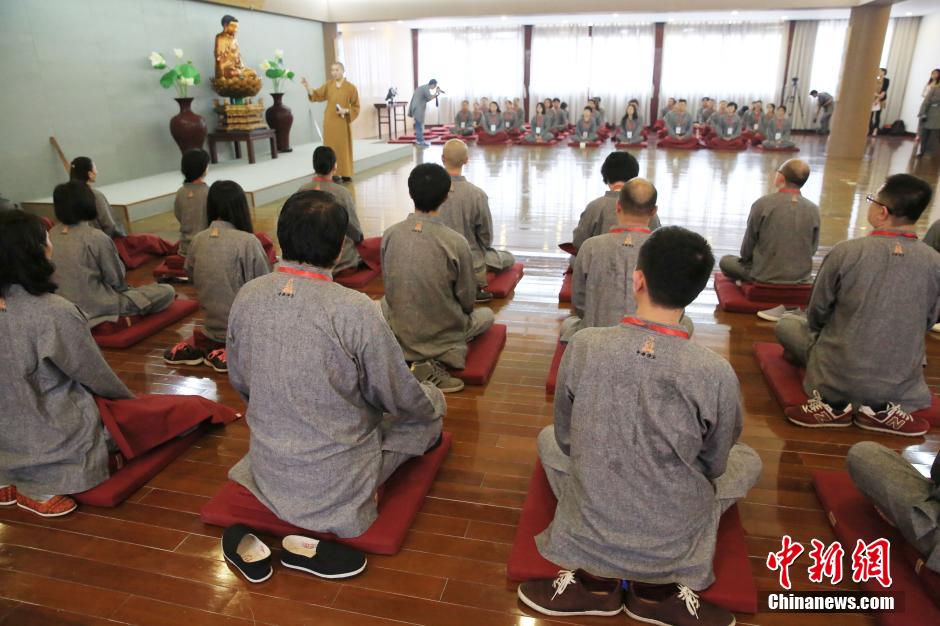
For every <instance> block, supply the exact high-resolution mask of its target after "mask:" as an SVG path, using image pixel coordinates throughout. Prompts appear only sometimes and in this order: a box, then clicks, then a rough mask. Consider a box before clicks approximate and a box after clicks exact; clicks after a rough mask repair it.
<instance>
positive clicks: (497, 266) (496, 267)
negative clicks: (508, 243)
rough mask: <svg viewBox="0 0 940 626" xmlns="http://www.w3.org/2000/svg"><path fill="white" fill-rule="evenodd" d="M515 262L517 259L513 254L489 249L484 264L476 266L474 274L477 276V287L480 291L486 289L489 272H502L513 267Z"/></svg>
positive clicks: (485, 253) (484, 254)
mask: <svg viewBox="0 0 940 626" xmlns="http://www.w3.org/2000/svg"><path fill="white" fill-rule="evenodd" d="M515 262H516V257H514V256H513V255H512V252H508V251H506V250H494V249H492V248H489V249H487V250H486V251H485V252H484V253H483V263H481V264H479V265H476V264H474V268H473V273H474V274H475V275H476V279H477V285H478V286H479V287H480V289H482V288H484V287H486V272H487V270H489V271H491V272H502V271H503V270H505V269H508V268H510V267H512V265H513V263H515Z"/></svg>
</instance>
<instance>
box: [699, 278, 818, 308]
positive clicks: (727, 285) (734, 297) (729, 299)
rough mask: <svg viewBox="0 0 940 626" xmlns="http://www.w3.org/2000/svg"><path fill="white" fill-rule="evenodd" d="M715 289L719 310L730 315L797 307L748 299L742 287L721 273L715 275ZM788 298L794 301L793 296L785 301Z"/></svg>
mask: <svg viewBox="0 0 940 626" xmlns="http://www.w3.org/2000/svg"><path fill="white" fill-rule="evenodd" d="M714 287H715V293H717V294H718V308H719V309H720V310H722V311H728V312H729V313H757V312H758V311H764V310H766V309H772V308H773V307H775V306H777V305H779V304H786V305H787V306H797V304H796V303H788V302H784V301H782V300H752V299H750V298H748V297H747V295H746V294H745V293H744V290H743V289H742V288H741V287H738V286H737V285H736V284H735V282H734V280H733V279H731V278H728V277H727V276H725V275H724V274H721V273H716V274H715V276H714ZM808 297H809V296H808V295H807V298H808ZM788 298H789V299H791V300H792V299H793V298H792V296H788V297H787V298H784V300H786V299H788Z"/></svg>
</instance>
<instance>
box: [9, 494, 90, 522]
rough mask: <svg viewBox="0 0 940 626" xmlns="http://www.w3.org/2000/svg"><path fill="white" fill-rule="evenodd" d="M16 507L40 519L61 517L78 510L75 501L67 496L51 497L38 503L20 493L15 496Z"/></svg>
mask: <svg viewBox="0 0 940 626" xmlns="http://www.w3.org/2000/svg"><path fill="white" fill-rule="evenodd" d="M16 506H18V507H20V508H21V509H26V510H27V511H30V512H32V513H35V514H36V515H39V516H41V517H61V516H63V515H68V514H69V513H71V512H72V511H74V510H75V509H77V508H78V504H77V503H76V502H75V500H73V499H72V498H70V497H68V496H52V497H51V498H49V499H48V500H46V501H45V502H39V501H38V500H33V499H32V498H27V497H26V496H24V495H23V494H21V493H18V494H16Z"/></svg>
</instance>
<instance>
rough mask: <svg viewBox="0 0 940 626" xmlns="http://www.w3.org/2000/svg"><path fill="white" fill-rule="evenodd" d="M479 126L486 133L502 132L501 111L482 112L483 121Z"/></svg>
mask: <svg viewBox="0 0 940 626" xmlns="http://www.w3.org/2000/svg"><path fill="white" fill-rule="evenodd" d="M480 127H481V128H482V129H483V132H484V133H486V134H487V135H495V134H497V133H501V132H503V131H504V130H505V129H504V128H503V114H502V113H484V114H483V122H482V123H481V125H480Z"/></svg>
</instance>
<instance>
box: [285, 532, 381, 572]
mask: <svg viewBox="0 0 940 626" xmlns="http://www.w3.org/2000/svg"><path fill="white" fill-rule="evenodd" d="M281 545H282V546H284V553H283V554H282V555H281V565H283V566H284V567H289V568H291V569H296V570H300V571H302V572H307V573H308V574H313V575H314V576H319V577H320V578H350V577H352V576H355V575H356V574H359V573H361V572H362V571H363V570H364V569H365V568H366V555H364V554H363V553H362V552H360V551H359V550H356V549H355V548H350V547H349V546H344V545H343V544H341V543H336V542H335V541H318V540H317V539H311V538H310V537H304V536H302V535H288V536H286V537H284V540H283V542H282V543H281Z"/></svg>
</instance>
